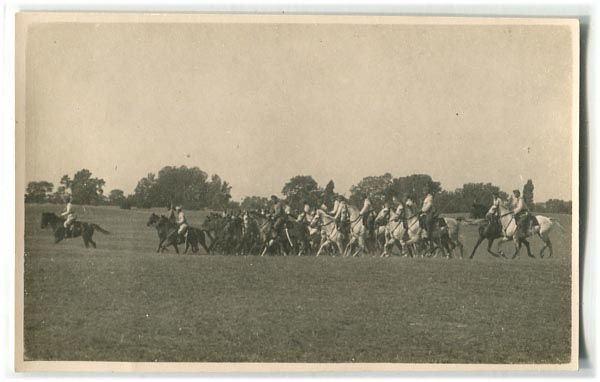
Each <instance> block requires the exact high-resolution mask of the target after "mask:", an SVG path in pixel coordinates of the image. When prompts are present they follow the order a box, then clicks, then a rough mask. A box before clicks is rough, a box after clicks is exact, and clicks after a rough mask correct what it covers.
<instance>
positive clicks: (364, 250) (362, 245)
mask: <svg viewBox="0 0 600 382" xmlns="http://www.w3.org/2000/svg"><path fill="white" fill-rule="evenodd" d="M361 252H362V253H368V251H367V244H366V242H365V238H364V237H363V236H359V237H358V248H357V250H356V252H355V253H354V255H353V256H357V255H358V254H359V253H361Z"/></svg>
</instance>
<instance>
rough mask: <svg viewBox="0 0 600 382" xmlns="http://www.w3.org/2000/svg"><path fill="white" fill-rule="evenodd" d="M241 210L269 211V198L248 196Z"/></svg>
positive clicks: (243, 201)
mask: <svg viewBox="0 0 600 382" xmlns="http://www.w3.org/2000/svg"><path fill="white" fill-rule="evenodd" d="M240 208H241V209H242V210H246V211H258V210H261V209H263V210H267V209H268V208H269V198H265V197H263V196H246V197H245V198H244V199H243V200H242V204H241V205H240Z"/></svg>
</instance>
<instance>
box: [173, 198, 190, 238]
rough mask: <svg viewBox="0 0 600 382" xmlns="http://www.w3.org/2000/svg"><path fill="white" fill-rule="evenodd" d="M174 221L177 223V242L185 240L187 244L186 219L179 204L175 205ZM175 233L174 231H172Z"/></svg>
mask: <svg viewBox="0 0 600 382" xmlns="http://www.w3.org/2000/svg"><path fill="white" fill-rule="evenodd" d="M175 222H176V223H177V226H178V228H177V232H176V235H177V242H179V243H182V242H184V241H185V244H186V245H187V239H188V235H187V234H188V227H189V226H188V223H187V220H186V218H185V214H184V213H183V209H182V208H181V206H177V207H175ZM174 234H175V233H174Z"/></svg>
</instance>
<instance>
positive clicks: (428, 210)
mask: <svg viewBox="0 0 600 382" xmlns="http://www.w3.org/2000/svg"><path fill="white" fill-rule="evenodd" d="M424 191H425V193H426V195H425V199H423V206H422V207H421V211H419V215H421V216H422V215H424V216H425V227H424V228H425V231H426V232H427V238H428V240H429V245H430V246H431V245H433V241H432V240H431V239H432V234H433V229H434V225H435V217H436V214H435V208H434V207H433V194H434V190H433V187H431V186H430V185H428V186H426V187H425V190H424Z"/></svg>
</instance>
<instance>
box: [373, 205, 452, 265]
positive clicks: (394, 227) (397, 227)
mask: <svg viewBox="0 0 600 382" xmlns="http://www.w3.org/2000/svg"><path fill="white" fill-rule="evenodd" d="M384 210H385V209H384ZM384 210H381V211H380V212H379V214H378V215H377V218H376V221H377V220H379V221H382V220H383V219H385V216H386V215H387V216H388V218H387V219H388V223H387V225H386V230H385V232H386V233H385V237H386V243H385V244H384V250H383V253H382V256H388V255H389V254H388V252H387V250H388V249H389V248H390V247H391V246H393V245H394V244H396V245H397V246H398V248H399V249H400V250H401V251H402V250H403V248H405V247H406V248H408V249H409V251H410V250H411V248H412V247H415V249H416V246H417V245H418V244H419V243H420V242H421V239H422V235H423V233H424V231H423V229H422V228H421V226H420V224H419V216H418V214H413V213H412V212H411V210H410V207H406V213H407V214H408V215H409V216H408V217H407V218H406V225H407V227H405V226H404V224H401V221H395V219H396V218H397V215H396V213H395V212H394V211H391V210H390V209H387V211H384ZM439 219H441V220H443V222H444V225H445V227H444V228H443V229H441V228H440V227H439V225H438V227H437V229H436V230H435V231H434V232H433V235H432V236H434V237H433V238H432V239H433V240H437V242H438V243H439V244H440V247H441V249H442V250H445V251H446V252H447V256H448V257H450V256H451V254H452V251H453V250H454V249H455V248H457V247H458V248H459V249H460V258H462V257H463V252H464V245H463V243H462V241H461V240H460V235H459V233H460V220H459V219H454V218H449V217H444V218H439ZM407 228H408V232H406V230H407ZM405 233H406V234H407V235H408V240H407V241H406V242H405V241H404V238H405ZM434 242H435V241H434ZM434 250H435V249H434ZM409 253H410V252H409Z"/></svg>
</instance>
